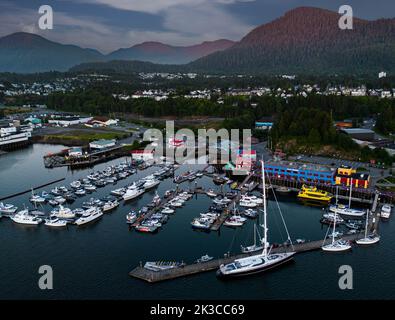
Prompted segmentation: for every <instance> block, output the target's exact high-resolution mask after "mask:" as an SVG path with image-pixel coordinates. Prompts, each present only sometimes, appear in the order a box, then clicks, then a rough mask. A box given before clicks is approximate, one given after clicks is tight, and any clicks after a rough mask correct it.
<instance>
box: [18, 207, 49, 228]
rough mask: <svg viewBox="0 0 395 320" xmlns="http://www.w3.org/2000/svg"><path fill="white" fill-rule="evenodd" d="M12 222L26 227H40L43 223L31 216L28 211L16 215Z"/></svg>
mask: <svg viewBox="0 0 395 320" xmlns="http://www.w3.org/2000/svg"><path fill="white" fill-rule="evenodd" d="M11 220H12V221H14V222H15V223H19V224H26V225H38V224H40V223H41V222H42V219H41V218H38V217H36V216H33V215H31V214H30V213H29V210H28V209H25V210H22V211H19V212H18V213H16V214H14V215H13V216H11Z"/></svg>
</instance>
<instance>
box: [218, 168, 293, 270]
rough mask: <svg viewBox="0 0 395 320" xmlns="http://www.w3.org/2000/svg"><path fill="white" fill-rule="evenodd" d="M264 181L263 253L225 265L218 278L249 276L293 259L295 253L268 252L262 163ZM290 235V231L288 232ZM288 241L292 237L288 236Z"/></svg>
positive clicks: (263, 172) (221, 267)
mask: <svg viewBox="0 0 395 320" xmlns="http://www.w3.org/2000/svg"><path fill="white" fill-rule="evenodd" d="M262 181H263V189H262V190H263V213H264V215H263V220H264V223H263V225H264V227H263V230H264V236H263V251H262V253H259V254H256V255H252V256H250V257H247V258H242V259H236V260H235V261H234V262H231V263H228V264H223V265H221V266H220V268H219V270H218V271H217V276H218V277H237V276H244V275H249V274H255V273H259V272H263V271H266V270H269V269H272V268H274V267H277V266H279V265H282V264H284V263H286V262H288V261H290V260H292V259H293V256H294V255H295V252H285V253H278V254H272V253H271V252H270V250H268V247H269V242H268V237H267V232H268V227H267V226H268V224H267V208H266V207H267V205H266V183H265V165H264V162H263V161H262ZM287 234H288V231H287ZM288 239H290V236H289V234H288Z"/></svg>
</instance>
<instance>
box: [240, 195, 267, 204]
mask: <svg viewBox="0 0 395 320" xmlns="http://www.w3.org/2000/svg"><path fill="white" fill-rule="evenodd" d="M240 201H243V202H253V203H256V204H257V205H261V204H263V199H260V198H258V197H256V196H247V195H243V196H242V197H241V199H240Z"/></svg>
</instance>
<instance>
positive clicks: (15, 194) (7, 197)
mask: <svg viewBox="0 0 395 320" xmlns="http://www.w3.org/2000/svg"><path fill="white" fill-rule="evenodd" d="M65 179H66V178H62V179H57V180H55V181H51V182H48V183H45V184H42V185H40V186H37V187H34V188H31V189H29V190H25V191H21V192H18V193H14V194H11V195H9V196H6V197H3V198H0V201H3V200H7V199H11V198H14V197H17V196H21V195H23V194H26V193H29V192H31V191H32V189H33V190H35V189H41V188H44V187H47V186H50V185H52V184H55V183H58V182H61V181H64V180H65Z"/></svg>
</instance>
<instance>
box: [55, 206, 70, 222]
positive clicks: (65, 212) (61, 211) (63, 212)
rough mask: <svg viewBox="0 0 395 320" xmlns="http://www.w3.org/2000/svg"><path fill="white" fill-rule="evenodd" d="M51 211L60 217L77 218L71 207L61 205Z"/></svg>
mask: <svg viewBox="0 0 395 320" xmlns="http://www.w3.org/2000/svg"><path fill="white" fill-rule="evenodd" d="M51 213H52V214H53V215H54V216H56V217H57V218H59V219H73V218H75V213H74V212H73V211H72V210H71V209H70V208H66V207H63V206H62V205H60V206H59V208H58V209H55V210H52V211H51Z"/></svg>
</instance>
